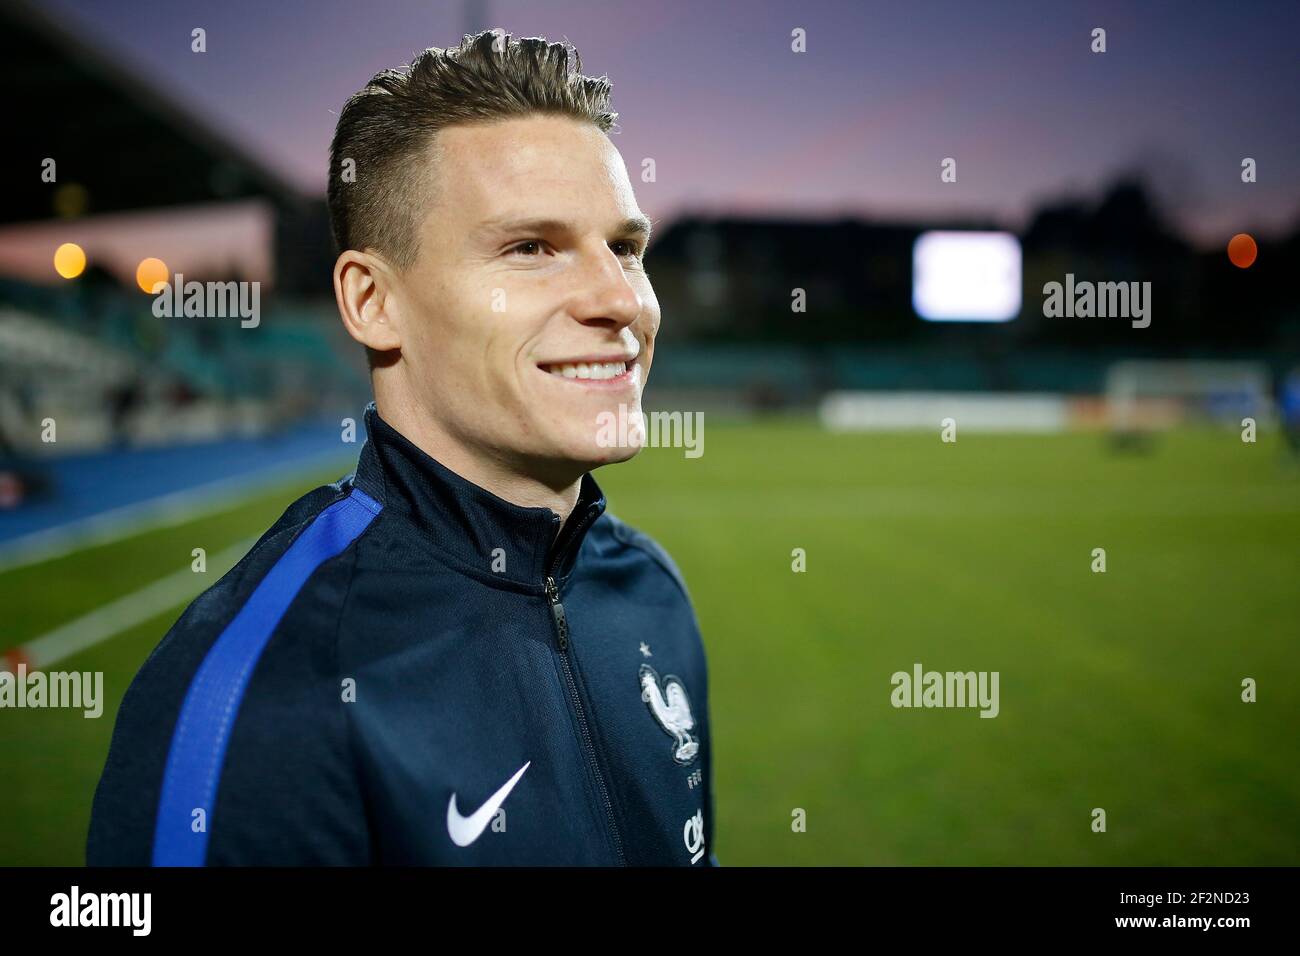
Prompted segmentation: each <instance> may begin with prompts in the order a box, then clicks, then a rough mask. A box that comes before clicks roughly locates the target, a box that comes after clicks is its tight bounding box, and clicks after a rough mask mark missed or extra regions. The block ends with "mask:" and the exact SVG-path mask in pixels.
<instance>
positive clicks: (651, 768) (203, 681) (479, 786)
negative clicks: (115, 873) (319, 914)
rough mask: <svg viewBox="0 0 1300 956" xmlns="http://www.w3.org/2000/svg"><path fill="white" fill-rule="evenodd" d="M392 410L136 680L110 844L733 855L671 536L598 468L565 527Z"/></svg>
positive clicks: (94, 855) (298, 857) (669, 859)
mask: <svg viewBox="0 0 1300 956" xmlns="http://www.w3.org/2000/svg"><path fill="white" fill-rule="evenodd" d="M366 430H367V435H368V438H367V440H366V442H365V444H364V445H363V446H362V449H361V454H360V459H359V461H358V464H357V469H356V471H355V473H354V474H353V475H349V476H348V477H346V478H343V479H341V480H340V481H338V482H336V483H334V484H332V485H327V486H323V487H320V488H317V489H315V490H314V491H312V492H310V493H308V494H306V495H304V496H303V497H302V498H300V499H299V500H298V501H296V502H295V503H294V504H293V505H291V506H290V507H289V509H288V510H287V511H286V512H285V513H284V515H283V516H282V517H281V518H280V520H279V521H278V522H276V524H275V525H274V526H273V527H272V528H271V529H270V530H269V531H268V532H267V533H266V534H265V535H263V536H262V538H261V539H260V540H259V541H258V542H257V544H256V545H255V546H254V547H253V549H252V550H251V551H250V552H249V553H248V555H246V556H245V557H244V558H243V559H242V560H241V561H240V562H239V563H238V564H237V565H236V566H235V567H234V568H233V569H232V570H231V571H230V572H229V573H228V574H226V575H225V576H224V577H222V578H221V579H220V580H219V581H218V582H217V583H216V584H215V585H214V586H213V587H212V588H210V589H209V590H208V591H206V592H205V593H204V594H203V595H201V596H200V597H199V598H197V599H196V600H195V601H194V603H193V604H191V605H190V607H189V608H188V609H187V610H186V611H185V613H184V614H183V615H182V616H181V618H180V619H179V620H178V621H177V622H176V624H175V625H174V626H173V627H172V628H171V630H170V631H169V632H168V633H167V635H166V636H165V637H164V638H163V640H162V642H161V643H160V644H159V645H158V646H157V648H155V649H154V651H153V653H152V654H151V655H150V656H149V658H148V660H147V661H146V662H145V664H144V666H143V668H142V669H141V670H140V672H139V674H138V675H137V676H136V678H135V680H134V681H133V682H132V683H131V686H130V688H129V689H128V691H127V693H126V696H125V698H124V700H123V702H122V706H121V710H120V711H119V713H118V716H117V724H116V726H115V727H114V730H113V739H112V745H111V747H110V750H109V754H108V760H107V763H106V765H105V767H104V773H103V776H102V778H101V779H100V782H99V787H98V790H97V791H96V793H95V801H94V807H93V811H92V816H91V824H90V834H89V838H88V840H87V852H86V856H87V862H88V863H90V864H91V865H149V864H153V865H157V866H201V865H204V864H208V865H222V864H256V865H280V864H285V865H317V864H343V865H357V864H470V865H484V864H521V865H603V866H616V865H631V866H645V865H652V866H657V865H686V866H689V865H697V866H702V865H710V864H712V865H716V863H717V860H716V857H715V856H714V855H713V851H712V842H711V841H712V839H713V792H712V772H711V765H712V755H711V749H710V739H709V718H708V684H707V677H706V674H705V659H704V649H703V645H702V643H701V640H700V633H699V628H698V625H697V622H696V619H695V614H694V612H693V610H692V608H691V604H690V600H689V598H688V596H687V593H686V588H685V585H684V584H683V582H682V578H681V575H680V573H679V572H678V570H677V568H676V566H675V565H674V564H673V562H672V560H671V559H670V558H669V557H668V555H667V554H666V553H665V552H664V551H663V550H662V549H661V548H660V547H659V546H658V545H657V544H655V543H654V542H653V541H652V540H651V539H650V538H648V537H646V536H645V535H644V534H642V533H640V532H639V531H636V530H634V529H632V528H630V527H629V526H627V525H625V524H623V523H622V522H620V521H619V520H618V519H617V518H615V517H613V516H612V515H610V514H606V513H605V498H604V495H603V494H602V493H601V491H600V488H599V486H597V484H596V482H595V480H594V479H593V478H592V477H591V475H590V474H588V475H586V476H584V478H583V480H582V485H581V495H580V498H579V500H578V505H577V507H576V508H575V509H574V511H573V513H572V515H571V516H570V518H569V520H568V521H567V522H566V523H564V526H563V527H562V528H561V521H560V518H559V516H558V515H556V514H555V513H554V512H553V511H551V510H550V509H549V508H525V507H520V506H518V505H514V504H511V503H509V502H507V501H504V500H503V499H501V498H498V497H496V496H495V495H493V494H491V493H489V492H487V491H486V490H484V489H482V488H479V487H478V486H476V485H474V484H472V483H470V482H469V481H466V480H465V479H463V478H461V477H459V476H458V475H456V474H454V473H453V472H451V471H450V470H448V469H447V468H445V467H443V466H442V465H440V464H439V463H438V462H437V461H435V460H434V459H433V458H431V457H430V456H429V455H427V454H425V453H424V452H423V451H421V450H420V449H419V448H417V447H416V446H415V445H413V444H412V443H411V442H410V441H408V440H407V439H406V438H404V437H403V436H402V435H401V434H399V433H398V432H397V431H396V430H395V429H393V428H392V427H391V426H390V425H388V424H387V423H386V422H384V421H383V420H382V419H381V418H380V417H379V415H378V413H377V412H376V411H375V408H374V406H373V404H372V405H371V406H370V407H369V408H368V409H367V411H366ZM557 532H558V534H557Z"/></svg>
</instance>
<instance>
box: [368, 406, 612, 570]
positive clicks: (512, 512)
mask: <svg viewBox="0 0 1300 956" xmlns="http://www.w3.org/2000/svg"><path fill="white" fill-rule="evenodd" d="M365 424H366V443H365V445H364V446H362V449H361V456H360V460H359V461H358V463H357V472H356V481H357V485H358V486H360V487H362V489H363V490H365V491H367V492H368V493H370V494H371V495H372V496H374V497H377V498H378V499H379V500H380V502H381V503H382V504H383V505H384V507H385V508H386V509H387V508H392V509H394V510H396V511H400V512H403V513H404V514H406V515H407V516H408V517H410V519H411V520H412V521H413V522H414V523H415V524H416V525H417V526H418V527H419V528H420V529H421V530H422V531H423V532H424V534H425V536H426V537H427V538H428V539H429V540H430V541H431V543H432V544H433V546H434V547H435V548H436V549H438V550H439V551H441V552H443V553H444V554H445V555H448V556H450V557H451V558H452V559H453V562H454V563H457V564H460V565H462V566H463V567H464V568H465V570H467V571H468V572H470V573H474V572H476V571H478V572H481V573H479V574H475V576H476V577H480V578H483V579H484V580H489V581H490V580H498V581H499V580H506V581H510V582H512V583H514V584H516V585H523V586H526V587H529V588H530V589H534V590H540V589H541V588H543V587H544V586H545V582H546V577H547V575H553V576H554V577H555V578H556V580H557V581H563V580H564V579H565V578H567V577H568V575H569V573H570V572H571V571H572V570H573V565H574V562H575V561H576V559H577V554H578V550H579V548H580V547H581V546H582V541H583V539H584V538H585V537H586V534H587V531H588V529H590V527H591V526H592V524H594V523H595V521H596V519H597V518H599V517H600V516H601V514H603V513H604V511H605V495H604V493H603V492H602V491H601V490H600V486H599V485H597V484H596V480H595V479H594V478H592V477H591V474H590V473H587V474H585V475H583V476H582V483H581V487H580V491H579V495H578V503H577V505H576V506H575V507H574V509H573V512H572V514H571V515H570V516H569V520H568V522H567V523H565V525H564V527H563V529H561V522H560V516H559V515H557V514H556V513H555V512H554V511H552V510H551V509H550V508H526V507H523V506H522V505H516V504H512V503H511V502H509V501H506V500H505V499H504V498H499V497H497V496H496V495H494V494H492V492H490V491H488V490H486V489H485V488H480V487H479V486H478V485H476V484H474V483H473V482H471V481H468V480H466V479H465V478H462V477H461V476H460V475H458V474H456V473H455V472H453V471H452V470H451V469H449V468H447V467H445V466H444V465H442V464H440V463H439V462H438V461H436V460H435V459H433V458H432V457H430V456H429V455H428V454H426V453H425V452H424V451H423V450H421V449H420V448H418V447H417V446H416V445H415V444H413V443H412V442H411V441H410V440H408V439H407V438H406V437H405V436H404V435H402V434H401V433H400V432H398V431H397V429H395V428H393V426H392V425H390V424H388V422H386V421H384V420H383V419H382V418H380V417H379V412H378V410H377V409H376V408H375V403H374V402H371V403H370V404H369V405H368V406H367V407H366V414H365ZM557 532H558V534H557ZM497 549H500V550H499V551H498V550H497ZM502 564H504V569H502Z"/></svg>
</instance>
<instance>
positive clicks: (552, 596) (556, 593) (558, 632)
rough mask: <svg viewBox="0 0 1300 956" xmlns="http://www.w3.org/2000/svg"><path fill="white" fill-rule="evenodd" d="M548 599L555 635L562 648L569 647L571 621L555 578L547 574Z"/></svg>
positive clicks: (565, 649)
mask: <svg viewBox="0 0 1300 956" xmlns="http://www.w3.org/2000/svg"><path fill="white" fill-rule="evenodd" d="M546 600H548V601H550V602H551V618H552V619H553V620H554V621H555V636H556V637H557V638H558V639H559V642H560V650H562V651H567V650H568V649H569V621H568V619H567V618H566V617H565V616H564V605H563V604H561V603H560V590H559V588H557V587H556V586H555V578H553V577H552V576H551V575H549V574H548V575H547V576H546Z"/></svg>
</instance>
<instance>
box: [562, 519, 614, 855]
mask: <svg viewBox="0 0 1300 956" xmlns="http://www.w3.org/2000/svg"><path fill="white" fill-rule="evenodd" d="M590 520H591V516H590V513H588V515H587V517H585V518H584V519H583V523H582V526H584V527H585V525H586V524H587V522H588V521H590ZM577 530H578V531H580V530H581V527H579V528H578V529H577ZM559 560H560V558H559V554H557V555H556V559H555V561H554V562H552V564H551V567H550V568H549V569H548V573H547V575H546V600H547V601H548V602H549V603H550V606H551V621H552V623H553V624H554V625H555V638H556V642H557V643H558V645H559V648H560V666H561V668H562V669H563V671H564V680H565V683H567V684H568V689H569V699H570V700H571V701H572V702H573V709H574V712H575V713H576V714H577V716H578V730H579V732H580V733H581V734H582V742H583V744H584V746H585V747H586V748H587V757H588V761H589V763H590V765H591V769H592V773H593V774H594V776H595V778H596V789H597V790H599V791H600V799H601V801H602V802H603V803H604V806H605V818H606V820H607V821H608V823H609V833H610V836H611V838H612V839H613V842H614V852H615V854H616V855H617V856H618V861H619V863H620V864H621V865H623V866H627V858H626V857H625V856H624V855H623V839H622V837H620V836H619V833H618V823H617V822H616V821H615V820H614V806H613V804H612V803H610V800H609V791H608V790H607V789H606V788H605V778H604V776H603V775H602V774H601V772H600V765H599V764H598V763H597V762H596V747H595V744H593V743H592V740H591V731H590V729H589V728H588V726H587V715H586V713H585V712H584V711H583V708H582V698H581V697H580V696H579V695H578V682H577V680H576V679H575V678H574V676H573V666H572V664H571V662H570V660H569V619H568V618H567V617H566V616H565V613H564V605H563V604H561V603H560V589H559V588H558V587H557V586H556V584H555V574H554V572H555V568H556V567H557V566H558V565H559Z"/></svg>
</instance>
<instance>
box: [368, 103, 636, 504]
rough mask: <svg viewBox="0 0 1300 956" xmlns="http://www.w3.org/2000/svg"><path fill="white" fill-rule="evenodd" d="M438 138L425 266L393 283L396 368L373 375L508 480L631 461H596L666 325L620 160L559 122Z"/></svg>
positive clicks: (469, 128) (599, 135)
mask: <svg viewBox="0 0 1300 956" xmlns="http://www.w3.org/2000/svg"><path fill="white" fill-rule="evenodd" d="M437 136H438V143H437V150H436V159H433V160H432V161H433V164H434V165H433V174H432V177H431V179H432V182H433V186H432V192H433V196H432V198H431V202H430V203H429V210H428V214H427V216H426V217H425V219H424V221H423V223H422V224H421V226H420V229H419V253H418V256H417V258H416V260H415V261H414V263H413V264H412V265H411V267H410V268H408V269H406V270H405V271H403V272H401V273H399V274H398V275H397V276H396V287H395V289H394V291H395V292H396V294H397V298H398V301H399V303H400V334H401V346H400V359H398V360H397V361H396V362H395V363H394V365H393V367H392V368H390V369H380V370H379V371H378V373H377V374H387V373H388V372H389V371H398V370H399V369H400V372H401V379H402V382H403V385H404V387H403V389H402V391H404V392H405V393H406V394H407V401H409V402H413V403H416V404H417V405H418V408H419V413H420V415H421V417H424V418H426V420H428V421H430V422H431V423H433V424H435V425H436V426H437V430H438V431H439V432H441V433H442V434H443V436H444V437H445V438H449V439H451V440H452V441H453V442H454V443H456V444H457V445H459V446H461V447H462V448H463V449H464V450H466V451H467V452H469V453H470V454H472V455H476V456H486V458H488V459H490V460H493V461H495V462H497V463H499V464H500V465H503V466H506V467H513V468H521V469H523V470H525V471H526V472H528V473H530V474H533V475H534V476H537V477H542V478H544V479H554V480H555V481H556V482H563V481H571V480H573V479H574V478H575V477H577V476H580V475H581V474H582V472H585V471H588V470H590V469H591V468H594V467H596V466H598V465H601V464H605V463H608V462H612V461H621V460H624V459H627V458H631V457H632V456H633V455H634V454H636V451H637V449H636V448H635V447H629V448H618V447H603V445H604V444H605V443H603V442H601V441H600V440H599V436H600V435H601V433H602V428H601V424H602V421H603V419H602V413H609V414H612V415H613V416H615V419H616V420H617V418H618V416H619V415H620V405H621V406H624V409H623V411H622V414H623V415H624V416H625V417H626V420H630V421H634V420H635V418H636V416H638V415H639V414H640V410H641V390H642V387H643V386H644V384H645V381H646V377H647V376H648V374H649V372H650V365H651V361H652V359H653V357H654V342H655V334H656V333H657V331H658V329H659V320H660V315H659V303H658V301H657V300H656V299H655V294H654V290H653V289H652V288H651V286H650V278H649V276H648V275H647V274H646V271H645V268H644V266H643V265H642V261H641V259H642V256H643V254H644V252H645V246H646V241H647V239H648V236H647V234H646V230H647V229H648V226H649V224H648V222H646V221H645V218H644V216H643V215H642V213H641V211H640V209H639V208H638V207H637V203H636V198H635V197H634V196H633V194H632V186H631V183H630V182H629V181H628V176H627V169H626V167H625V166H624V164H623V160H622V157H621V156H620V155H619V153H618V151H617V150H616V149H615V148H614V146H613V144H612V143H611V142H610V141H609V138H608V137H607V136H606V135H605V134H604V133H603V132H601V131H600V130H599V129H597V128H596V127H595V126H593V125H591V124H589V123H582V122H579V121H576V120H573V119H570V118H568V117H562V116H546V115H533V116H528V117H521V118H512V119H509V120H504V121H500V122H494V123H490V124H475V125H461V126H452V127H449V128H447V129H444V130H442V131H441V132H440V133H438V134H437ZM430 155H431V157H432V156H434V155H435V151H434V150H432V149H431V150H430ZM376 395H377V396H378V395H379V390H378V387H377V389H376ZM381 411H382V409H381ZM605 434H606V435H607V434H608V430H606V431H605Z"/></svg>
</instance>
